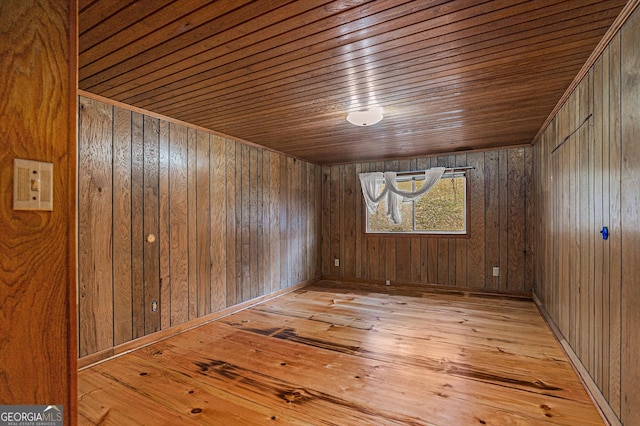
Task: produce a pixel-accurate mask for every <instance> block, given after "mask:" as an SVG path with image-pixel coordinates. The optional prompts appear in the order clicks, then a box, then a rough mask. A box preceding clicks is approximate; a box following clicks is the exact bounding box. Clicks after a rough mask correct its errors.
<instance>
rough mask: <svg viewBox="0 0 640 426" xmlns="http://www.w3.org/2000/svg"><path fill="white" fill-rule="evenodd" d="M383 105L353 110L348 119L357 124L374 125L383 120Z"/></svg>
mask: <svg viewBox="0 0 640 426" xmlns="http://www.w3.org/2000/svg"><path fill="white" fill-rule="evenodd" d="M382 117H384V116H383V115H382V107H373V108H369V109H365V110H361V111H353V112H350V113H349V115H347V121H348V122H349V123H351V124H354V125H356V126H373V125H374V124H376V123H377V122H379V121H380V120H382Z"/></svg>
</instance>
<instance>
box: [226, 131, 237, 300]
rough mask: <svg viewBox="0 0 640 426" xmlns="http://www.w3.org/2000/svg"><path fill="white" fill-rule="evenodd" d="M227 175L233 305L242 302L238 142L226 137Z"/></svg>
mask: <svg viewBox="0 0 640 426" xmlns="http://www.w3.org/2000/svg"><path fill="white" fill-rule="evenodd" d="M225 153H226V163H225V175H226V179H225V182H226V187H225V188H226V189H225V191H226V207H227V209H226V212H227V214H226V220H227V223H226V225H227V226H226V228H227V241H226V257H227V267H226V271H227V280H226V281H227V302H226V303H227V306H233V305H235V304H236V303H238V302H240V301H239V300H238V299H237V288H236V286H237V283H236V276H237V273H236V263H237V262H236V240H237V238H238V237H237V232H238V231H237V230H238V224H237V223H236V193H237V192H238V190H239V188H237V182H236V142H234V141H232V140H230V139H225Z"/></svg>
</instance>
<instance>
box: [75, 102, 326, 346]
mask: <svg viewBox="0 0 640 426" xmlns="http://www.w3.org/2000/svg"><path fill="white" fill-rule="evenodd" d="M80 104H81V113H80V116H79V123H80V124H79V125H80V132H79V134H80V145H79V146H80V152H79V157H80V189H79V190H80V195H79V200H80V203H79V204H80V205H79V212H80V220H79V237H80V241H79V249H80V258H79V271H80V306H79V318H80V355H81V356H86V355H90V354H95V353H97V352H102V351H108V350H110V349H112V348H113V346H115V345H119V344H122V343H126V342H128V341H131V340H132V339H135V338H138V337H142V336H145V335H149V334H151V333H153V332H155V331H158V330H163V329H166V328H168V327H171V326H175V325H179V324H183V323H185V322H186V321H189V320H192V319H195V318H200V317H202V316H204V315H207V314H209V313H212V312H216V311H220V310H221V309H224V308H227V307H230V306H233V305H235V304H237V303H240V302H243V301H247V300H251V299H254V298H256V297H259V296H263V295H267V294H269V293H272V292H273V291H277V290H280V289H283V288H287V287H290V286H293V285H295V284H297V283H300V282H303V281H307V280H310V279H313V278H316V277H317V276H319V275H320V270H319V268H318V266H319V263H318V259H319V258H320V253H319V249H320V246H319V245H320V238H319V235H320V232H321V231H320V229H321V216H320V214H318V213H316V212H315V210H316V209H319V208H320V205H319V202H318V195H319V194H320V193H321V176H322V175H321V168H320V167H319V166H316V165H313V164H310V163H306V162H303V161H300V160H296V159H293V158H290V157H286V156H284V155H281V154H278V153H275V152H270V151H266V150H264V149H261V148H258V147H255V146H250V145H247V144H244V143H240V142H237V141H234V140H231V139H225V138H223V137H221V136H218V135H214V134H210V133H208V132H205V131H202V130H199V129H195V128H191V127H188V126H186V125H182V124H176V123H173V122H169V121H166V120H163V119H159V118H154V117H151V116H150V115H144V114H142V113H140V112H132V111H129V110H127V109H125V108H123V107H120V106H112V105H110V104H106V103H104V102H101V101H98V100H94V99H90V98H86V97H81V98H80Z"/></svg>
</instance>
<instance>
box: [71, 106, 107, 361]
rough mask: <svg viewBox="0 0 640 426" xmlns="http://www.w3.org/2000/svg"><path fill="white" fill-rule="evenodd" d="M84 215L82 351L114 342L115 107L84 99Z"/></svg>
mask: <svg viewBox="0 0 640 426" xmlns="http://www.w3.org/2000/svg"><path fill="white" fill-rule="evenodd" d="M78 121H79V126H78V127H79V142H80V143H79V155H80V164H79V167H80V170H82V171H83V173H80V180H79V183H78V191H79V194H80V197H79V203H80V206H81V208H80V215H79V218H78V221H79V228H80V231H79V232H78V240H79V242H78V244H79V247H80V252H79V256H80V257H81V258H82V259H83V262H82V263H81V264H80V267H79V269H78V278H79V296H80V299H79V303H78V310H79V312H80V315H81V316H84V317H85V318H86V320H85V321H83V322H82V323H81V324H80V349H81V351H80V354H81V355H86V354H89V353H92V352H97V351H100V350H103V349H106V348H109V347H110V346H113V309H112V307H111V305H112V300H113V287H112V285H113V276H112V263H113V262H112V247H111V238H110V236H109V234H111V227H112V226H113V222H112V216H111V212H112V204H113V200H112V190H113V188H112V174H111V173H112V163H113V153H112V144H111V143H109V144H104V143H99V141H101V140H107V141H110V142H111V140H112V139H113V133H112V125H111V123H113V107H112V106H111V105H106V104H103V103H101V102H98V101H93V100H91V99H86V100H83V101H82V102H81V104H80V114H79V120H78Z"/></svg>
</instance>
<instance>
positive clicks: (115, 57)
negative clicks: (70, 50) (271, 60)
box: [79, 0, 292, 87]
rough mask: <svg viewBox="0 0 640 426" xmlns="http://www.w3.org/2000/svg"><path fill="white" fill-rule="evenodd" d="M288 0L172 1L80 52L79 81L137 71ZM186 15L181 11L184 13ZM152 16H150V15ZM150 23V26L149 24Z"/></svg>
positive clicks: (85, 83)
mask: <svg viewBox="0 0 640 426" xmlns="http://www.w3.org/2000/svg"><path fill="white" fill-rule="evenodd" d="M291 1H292V0H270V1H261V2H252V1H251V0H242V1H239V0H218V1H216V2H214V3H211V2H210V1H207V0H176V1H174V2H173V3H172V4H171V5H170V6H168V7H166V8H164V9H162V10H160V11H159V12H158V13H156V14H154V15H152V16H151V17H149V19H148V20H143V21H140V22H138V23H137V24H136V25H134V26H132V27H131V28H127V29H126V30H125V31H122V32H120V33H118V34H115V35H114V36H112V37H109V38H107V39H105V40H104V41H102V42H100V43H98V44H96V45H95V46H94V47H92V48H90V49H88V50H87V51H85V52H83V53H82V54H80V64H79V66H80V69H79V79H80V82H81V83H82V85H83V86H84V87H91V86H92V85H93V82H94V81H96V80H100V79H102V78H104V77H103V76H104V75H105V74H106V75H109V74H119V73H121V70H123V69H135V68H138V67H139V66H141V65H144V64H146V63H148V62H149V61H150V58H155V59H157V58H162V57H166V56H168V55H173V56H175V57H176V60H178V61H179V60H180V59H181V58H183V56H184V55H183V53H182V50H183V49H184V48H185V47H186V46H190V45H192V44H194V43H198V42H207V41H208V40H210V38H211V37H214V36H215V35H217V34H219V33H220V32H223V31H225V30H227V29H229V28H233V27H235V26H237V25H239V24H241V23H243V22H246V21H248V20H251V19H252V17H253V16H255V15H256V14H258V15H259V14H262V13H266V12H268V11H269V10H272V9H273V8H277V7H278V6H281V5H283V4H286V3H289V2H291ZM185 10H186V11H188V13H186V14H183V13H184V12H183V11H185ZM152 18H153V19H152ZM151 23H153V25H152V24H151Z"/></svg>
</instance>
